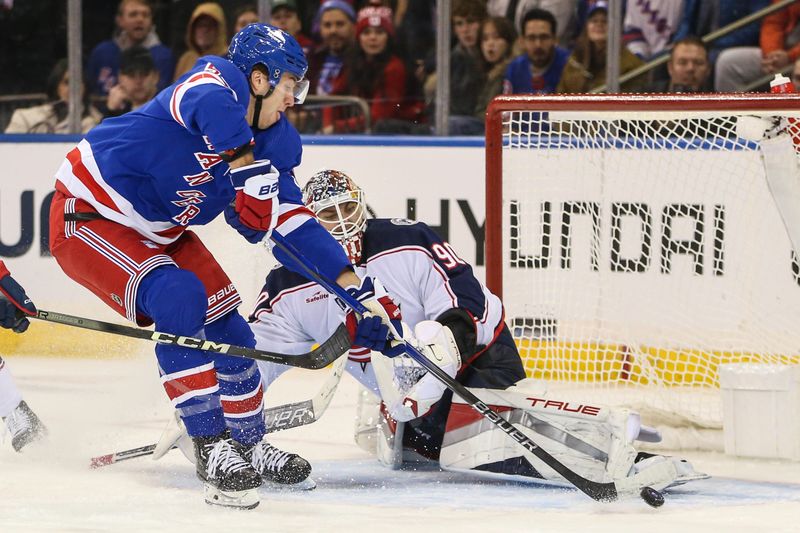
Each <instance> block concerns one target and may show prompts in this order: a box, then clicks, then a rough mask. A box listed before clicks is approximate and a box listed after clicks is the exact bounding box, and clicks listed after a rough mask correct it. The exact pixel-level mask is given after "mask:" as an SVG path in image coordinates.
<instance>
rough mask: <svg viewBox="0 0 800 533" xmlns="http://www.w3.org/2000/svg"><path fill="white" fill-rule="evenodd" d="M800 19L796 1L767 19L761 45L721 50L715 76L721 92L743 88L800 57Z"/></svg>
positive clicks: (787, 65)
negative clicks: (799, 23) (799, 22)
mask: <svg viewBox="0 0 800 533" xmlns="http://www.w3.org/2000/svg"><path fill="white" fill-rule="evenodd" d="M777 1H778V0H773V3H775V2H777ZM798 21H800V3H794V4H791V5H790V6H789V7H786V8H784V9H782V10H780V11H776V12H775V13H772V14H771V15H768V16H766V17H765V18H764V22H763V24H762V25H761V38H760V40H761V46H760V47H740V48H729V49H727V50H724V51H723V52H722V53H720V55H719V58H718V59H717V65H716V71H715V76H714V80H715V82H714V83H715V86H716V89H717V91H719V92H733V91H741V90H744V89H745V87H746V86H747V85H748V84H750V83H752V82H754V81H756V80H758V78H759V77H761V76H763V75H767V74H775V73H777V72H781V71H782V70H783V69H784V68H786V67H789V66H790V65H791V64H792V62H793V61H795V60H797V58H798V57H800V25H798Z"/></svg>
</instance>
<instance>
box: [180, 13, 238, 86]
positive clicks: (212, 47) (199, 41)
mask: <svg viewBox="0 0 800 533" xmlns="http://www.w3.org/2000/svg"><path fill="white" fill-rule="evenodd" d="M227 35H228V30H227V25H226V23H225V13H223V11H222V7H221V6H220V5H219V4H218V3H216V2H205V3H203V4H200V5H199V6H197V7H196V8H195V10H194V12H193V13H192V16H191V18H190V19H189V24H188V25H187V26H186V46H187V50H186V51H185V52H184V53H183V55H182V56H181V57H180V59H179V60H178V65H177V66H176V67H175V75H174V79H176V80H177V79H178V78H180V77H181V76H183V75H184V74H186V73H187V72H189V70H190V69H191V68H192V66H194V64H195V63H196V62H197V60H198V59H199V58H201V57H202V56H208V55H213V56H224V55H226V54H227V53H228V42H227Z"/></svg>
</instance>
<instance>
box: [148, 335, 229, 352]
mask: <svg viewBox="0 0 800 533" xmlns="http://www.w3.org/2000/svg"><path fill="white" fill-rule="evenodd" d="M151 338H152V339H153V340H154V341H156V342H166V343H169V344H177V345H179V346H186V347H187V348H197V349H198V350H206V351H209V352H217V353H227V352H228V348H229V346H228V345H227V344H224V343H216V342H213V341H205V340H201V339H193V338H191V337H182V336H179V335H172V334H171V333H160V332H158V331H155V332H153V335H152V336H151Z"/></svg>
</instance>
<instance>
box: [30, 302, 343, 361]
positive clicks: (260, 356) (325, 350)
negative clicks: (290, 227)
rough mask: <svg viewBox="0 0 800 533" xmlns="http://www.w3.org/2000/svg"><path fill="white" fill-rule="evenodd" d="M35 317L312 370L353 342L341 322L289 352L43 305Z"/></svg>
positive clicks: (339, 353) (333, 357)
mask: <svg viewBox="0 0 800 533" xmlns="http://www.w3.org/2000/svg"><path fill="white" fill-rule="evenodd" d="M33 318H36V319H39V320H43V321H46V322H54V323H57V324H63V325H66V326H72V327H76V328H83V329H90V330H93V331H100V332H103V333H110V334H112V335H121V336H123V337H132V338H135V339H143V340H148V341H154V342H158V343H161V344H176V345H179V346H185V347H187V348H196V349H198V350H204V351H208V352H214V353H221V354H225V355H233V356H236V357H246V358H248V359H256V360H258V361H268V362H271V363H278V364H282V365H288V366H296V367H300V368H307V369H311V370H319V369H320V368H325V367H326V366H328V365H329V364H331V363H332V362H333V361H334V360H336V358H338V357H339V356H340V355H341V354H343V353H345V352H347V351H348V350H350V346H351V341H350V335H349V334H348V333H347V328H346V327H345V326H344V325H341V326H340V327H339V328H338V329H337V330H336V331H335V332H334V334H333V335H332V336H331V337H330V338H329V339H328V340H327V341H325V342H324V343H323V344H321V345H320V346H319V347H317V348H316V349H314V350H312V351H310V352H308V353H304V354H298V355H290V354H282V353H276V352H270V351H266V350H259V349H257V348H247V347H244V346H236V345H233V344H226V343H224V342H214V341H209V340H204V339H197V338H194V337H184V336H181V335H172V334H170V333H162V332H159V331H150V330H147V329H141V328H134V327H131V326H123V325H120V324H112V323H110V322H102V321H100V320H93V319H91V318H83V317H78V316H73V315H67V314H64V313H56V312H53V311H45V310H41V309H40V310H39V312H38V314H37V315H36V316H35V317H33Z"/></svg>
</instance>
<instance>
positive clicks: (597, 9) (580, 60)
mask: <svg viewBox="0 0 800 533" xmlns="http://www.w3.org/2000/svg"><path fill="white" fill-rule="evenodd" d="M607 44H608V2H607V1H606V0H596V1H595V2H591V3H590V4H589V9H588V11H587V18H586V25H585V26H584V28H583V31H581V34H580V35H579V36H578V40H577V41H576V43H575V49H574V50H573V51H572V54H571V55H570V56H569V59H568V60H567V64H566V66H565V67H564V71H563V72H562V74H561V80H560V81H559V82H558V87H557V88H556V92H557V93H586V92H589V91H591V90H592V89H594V88H595V87H599V86H601V85H605V83H606V46H607ZM642 64H643V62H642V60H641V59H639V58H638V57H636V56H635V55H634V54H633V53H632V52H630V51H629V50H628V49H627V48H623V49H622V50H621V51H620V68H619V73H620V75H622V74H624V73H626V72H628V71H630V70H633V69H635V68H637V67H639V66H641V65H642ZM643 83H644V80H643V79H642V78H641V77H639V78H634V79H633V80H631V81H629V82H627V83H625V84H623V86H622V90H623V92H632V91H633V92H635V91H637V90H641V88H642V85H643Z"/></svg>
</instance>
